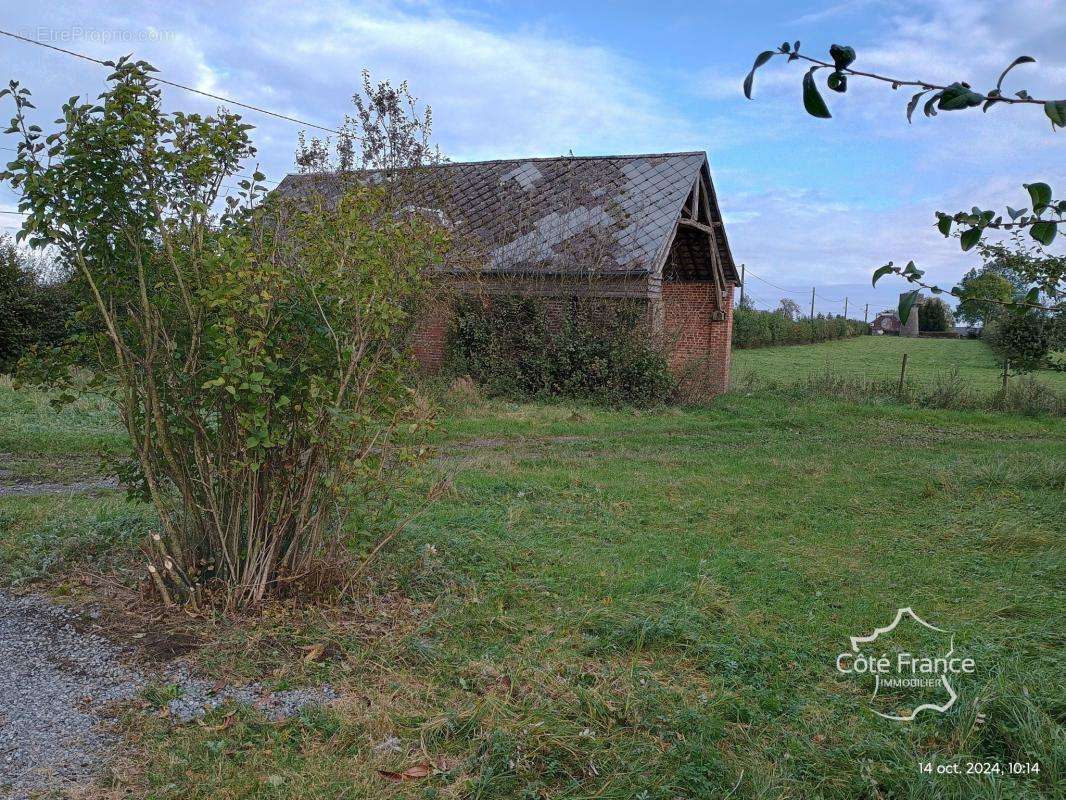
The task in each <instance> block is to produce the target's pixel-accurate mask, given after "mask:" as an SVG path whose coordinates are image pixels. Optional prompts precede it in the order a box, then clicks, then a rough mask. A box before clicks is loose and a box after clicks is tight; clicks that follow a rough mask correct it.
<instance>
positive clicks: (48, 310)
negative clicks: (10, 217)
mask: <svg viewBox="0 0 1066 800" xmlns="http://www.w3.org/2000/svg"><path fill="white" fill-rule="evenodd" d="M35 260H37V259H34V258H33V257H32V255H31V254H30V253H28V252H26V251H25V250H22V249H20V248H19V247H18V246H17V245H16V244H15V242H14V240H12V238H11V237H10V236H7V235H4V236H0V372H6V371H9V370H12V369H14V367H15V365H16V364H17V363H18V360H19V359H20V358H21V357H22V356H23V354H24V353H26V352H27V351H28V350H29V348H31V347H33V346H35V345H39V346H45V347H47V346H50V345H54V344H57V343H58V342H60V341H61V340H62V339H63V338H64V336H65V335H66V330H67V325H68V322H69V321H70V318H71V316H72V314H73V302H72V298H73V295H72V292H71V291H70V287H69V285H68V284H67V282H64V281H52V282H49V281H47V280H45V279H44V276H43V275H41V274H40V267H41V264H39V263H34V262H35ZM38 261H39V260H38Z"/></svg>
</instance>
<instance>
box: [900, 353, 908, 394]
mask: <svg viewBox="0 0 1066 800" xmlns="http://www.w3.org/2000/svg"><path fill="white" fill-rule="evenodd" d="M906 377H907V354H906V353H904V354H903V363H902V364H901V365H900V368H899V396H900V397H903V381H904V380H905V379H906Z"/></svg>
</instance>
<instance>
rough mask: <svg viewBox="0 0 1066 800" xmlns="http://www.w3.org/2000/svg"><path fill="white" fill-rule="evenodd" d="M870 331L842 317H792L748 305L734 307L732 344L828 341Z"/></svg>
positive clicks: (772, 344)
mask: <svg viewBox="0 0 1066 800" xmlns="http://www.w3.org/2000/svg"><path fill="white" fill-rule="evenodd" d="M868 331H869V326H868V325H866V323H863V322H856V321H855V320H850V319H844V318H843V317H824V316H817V317H815V318H814V319H796V320H793V319H790V318H789V317H788V316H787V315H785V314H783V313H781V311H780V310H778V311H758V310H756V309H754V308H749V307H747V306H738V307H737V308H735V309H734V310H733V347H736V348H747V347H775V346H780V345H785V344H813V343H815V342H829V341H834V340H836V339H846V338H848V337H850V336H861V335H862V334H864V333H867V332H868Z"/></svg>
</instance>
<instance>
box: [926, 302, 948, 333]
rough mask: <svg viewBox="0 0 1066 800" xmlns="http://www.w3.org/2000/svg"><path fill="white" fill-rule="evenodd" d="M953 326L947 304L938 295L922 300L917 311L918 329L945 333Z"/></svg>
mask: <svg viewBox="0 0 1066 800" xmlns="http://www.w3.org/2000/svg"><path fill="white" fill-rule="evenodd" d="M954 327H955V318H954V317H953V316H952V315H951V309H950V308H949V307H948V304H947V303H945V302H944V301H943V300H941V299H940V298H939V297H929V298H926V299H925V300H923V301H922V303H921V306H920V308H919V313H918V330H919V331H921V332H923V333H947V332H948V331H950V330H951V329H952V328H954Z"/></svg>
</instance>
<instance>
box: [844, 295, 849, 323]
mask: <svg viewBox="0 0 1066 800" xmlns="http://www.w3.org/2000/svg"><path fill="white" fill-rule="evenodd" d="M847 318H848V298H846V297H845V298H844V319H847Z"/></svg>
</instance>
